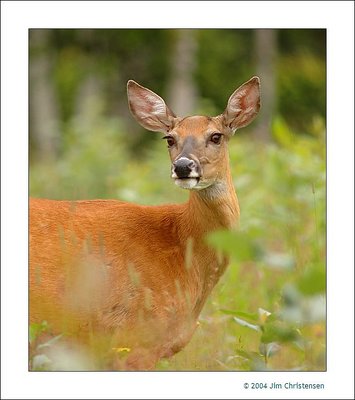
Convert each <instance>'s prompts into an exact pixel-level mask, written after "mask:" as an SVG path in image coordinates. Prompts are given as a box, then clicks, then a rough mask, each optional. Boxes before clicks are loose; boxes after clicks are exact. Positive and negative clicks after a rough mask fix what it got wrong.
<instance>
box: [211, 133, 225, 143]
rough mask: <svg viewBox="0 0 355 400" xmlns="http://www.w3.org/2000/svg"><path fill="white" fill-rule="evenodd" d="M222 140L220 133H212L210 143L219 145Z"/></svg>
mask: <svg viewBox="0 0 355 400" xmlns="http://www.w3.org/2000/svg"><path fill="white" fill-rule="evenodd" d="M221 140H222V134H221V133H213V134H212V135H211V137H210V142H212V143H214V144H220V143H221Z"/></svg>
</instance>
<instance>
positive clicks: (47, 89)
mask: <svg viewBox="0 0 355 400" xmlns="http://www.w3.org/2000/svg"><path fill="white" fill-rule="evenodd" d="M48 36H49V32H48V31H47V30H45V29H36V30H33V31H31V36H30V40H31V42H30V43H31V51H32V52H33V55H32V56H31V62H30V67H29V69H30V71H29V72H30V140H31V141H32V143H33V144H34V146H35V151H36V155H37V157H38V159H40V160H53V159H55V158H56V157H57V156H58V151H59V144H60V130H59V121H58V108H57V99H56V96H55V88H54V84H53V77H52V63H51V57H50V54H49V53H50V52H48V48H49V43H48V41H49V38H48Z"/></svg>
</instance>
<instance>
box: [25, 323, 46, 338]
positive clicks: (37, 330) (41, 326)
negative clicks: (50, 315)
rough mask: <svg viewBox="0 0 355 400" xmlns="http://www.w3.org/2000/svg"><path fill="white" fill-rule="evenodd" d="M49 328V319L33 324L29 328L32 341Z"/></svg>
mask: <svg viewBox="0 0 355 400" xmlns="http://www.w3.org/2000/svg"><path fill="white" fill-rule="evenodd" d="M47 329H48V323H47V321H42V322H41V323H33V324H31V325H30V329H29V339H30V343H32V342H33V341H34V340H35V339H36V338H37V337H38V336H39V335H40V334H41V333H42V332H45V331H46V330H47Z"/></svg>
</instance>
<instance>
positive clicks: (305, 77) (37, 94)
mask: <svg viewBox="0 0 355 400" xmlns="http://www.w3.org/2000/svg"><path fill="white" fill-rule="evenodd" d="M254 75H258V76H259V77H260V79H261V95H262V108H261V111H260V113H259V116H258V117H257V119H256V120H255V122H253V124H251V125H250V126H249V127H247V128H245V129H243V130H242V131H241V132H237V134H236V135H235V137H234V138H233V140H231V141H230V158H231V166H232V173H233V178H234V183H235V186H236V189H237V193H238V197H239V200H240V204H241V221H240V231H239V232H238V234H237V233H226V232H219V233H217V234H215V235H212V236H211V237H210V238H209V240H210V242H211V244H212V245H213V246H215V247H216V248H217V249H219V250H221V251H225V252H227V253H228V254H229V255H230V256H231V258H232V263H231V266H230V267H229V269H228V270H227V272H226V274H225V275H224V276H223V278H222V280H221V282H220V283H219V284H218V286H217V287H216V289H215V290H214V292H213V295H212V296H211V298H210V299H209V301H208V303H207V304H206V306H205V308H204V311H203V313H202V315H201V319H200V322H201V328H200V329H199V330H198V331H197V332H196V334H195V336H194V338H193V340H192V341H191V343H190V344H189V345H188V346H187V347H186V348H185V349H184V350H183V351H182V352H181V353H179V354H177V355H176V356H175V357H173V358H172V359H171V360H164V361H162V362H161V363H160V365H159V367H158V369H161V370H265V369H266V370H267V369H271V370H275V369H276V370H324V369H325V354H326V346H325V343H326V334H325V332H326V331H325V288H326V274H325V246H326V243H325V232H326V215H325V210H326V208H325V207H326V204H325V203H326V198H325V196H326V193H325V182H326V180H325V142H326V140H325V138H326V133H325V118H326V31H325V30H311V29H284V30H272V29H269V30H264V29H258V30H251V29H250V30H238V29H234V30H233V29H219V30H217V29H195V30H187V29H180V30H176V29H174V30H165V29H149V30H145V29H138V30H137V29H126V30H119V29H101V30H92V29H80V30H75V29H65V30H62V29H51V30H45V29H41V30H37V29H36V30H30V32H29V89H30V98H29V104H30V108H29V110H30V118H29V131H30V134H29V138H30V195H32V196H35V197H47V198H54V199H83V198H85V199H89V198H119V199H122V200H127V201H135V202H139V203H144V204H161V203H166V202H176V201H184V200H186V198H187V195H188V194H187V192H186V191H183V190H181V189H179V188H177V187H175V186H174V185H173V183H172V182H171V181H170V163H169V158H168V154H167V151H166V148H165V147H166V146H165V143H163V141H161V140H160V137H161V135H159V134H156V133H151V132H147V131H144V130H143V129H142V128H141V127H140V126H139V125H138V124H137V123H136V122H135V121H134V119H133V117H132V116H131V115H130V113H129V110H128V105H127V96H126V83H127V81H128V79H134V80H136V81H137V82H138V83H140V84H142V85H143V86H146V87H148V88H150V89H152V90H153V91H154V92H156V93H158V94H159V95H161V96H162V97H163V98H164V99H165V100H166V102H167V104H168V105H169V107H170V108H171V109H172V110H174V112H175V113H176V114H177V115H192V114H201V115H211V116H213V115H218V114H220V113H221V112H223V110H224V108H225V106H226V103H227V100H228V98H229V96H230V94H231V93H232V92H233V91H234V90H235V89H236V88H237V87H238V86H240V85H241V84H242V83H243V82H245V81H246V80H248V79H249V78H251V77H252V76H254ZM45 329H48V327H47V326H46V325H45V323H44V324H43V325H41V326H32V327H31V335H30V338H32V340H33V339H34V338H35V337H36V335H37V334H39V333H40V332H41V331H42V330H45ZM41 356H43V354H41V351H40V350H38V351H37V352H36V351H34V353H33V354H32V356H31V357H32V362H33V368H34V369H42V368H44V367H43V357H42V358H41ZM38 357H40V358H38ZM71 357H72V355H68V357H67V358H68V360H69V361H68V360H67V361H65V362H67V363H69V364H70V362H71V361H70V360H71ZM36 360H37V361H36ZM39 360H41V361H40V362H39ZM61 360H62V361H61V362H62V363H63V357H61ZM51 362H52V363H51V365H52V367H53V365H56V367H55V368H56V369H61V368H63V369H65V367H64V366H63V365H62V364H60V363H59V364H58V362H59V361H58V362H57V364H56V363H55V362H53V360H51ZM75 362H76V364H75V365H79V367H78V369H87V368H88V366H87V365H86V364H85V363H84V365H81V364H80V362H79V364H78V363H77V360H76V361H75ZM102 362H103V361H102V360H98V359H95V360H94V361H92V363H91V364H90V365H92V368H93V369H104V365H102ZM36 363H37V364H36ZM70 365H71V367H70V368H74V367H73V365H72V364H70ZM53 368H54V367H53Z"/></svg>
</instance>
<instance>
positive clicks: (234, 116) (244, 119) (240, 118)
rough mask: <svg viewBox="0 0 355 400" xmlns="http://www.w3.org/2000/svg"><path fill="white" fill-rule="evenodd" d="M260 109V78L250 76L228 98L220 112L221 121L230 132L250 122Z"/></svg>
mask: <svg viewBox="0 0 355 400" xmlns="http://www.w3.org/2000/svg"><path fill="white" fill-rule="evenodd" d="M259 109H260V79H259V78H258V77H256V76H255V77H253V78H251V79H250V80H249V81H248V82H246V83H244V84H243V85H242V86H240V87H239V88H238V89H237V90H236V91H235V92H234V93H233V94H232V95H231V96H230V98H229V100H228V104H227V108H226V109H225V111H224V113H223V114H222V118H223V123H224V125H225V126H227V127H229V128H230V129H231V130H232V132H234V131H235V130H236V129H238V128H243V127H244V126H247V125H248V124H250V122H251V121H252V120H253V119H254V118H255V116H256V115H257V113H258V112H259Z"/></svg>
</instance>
